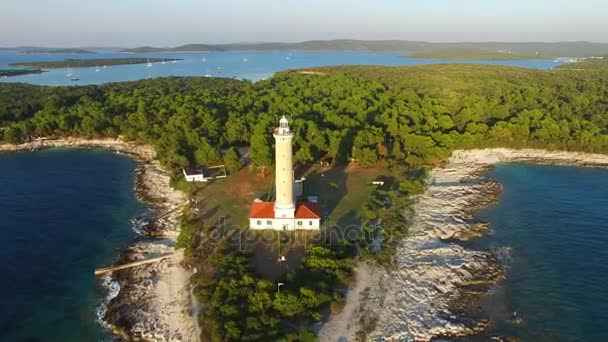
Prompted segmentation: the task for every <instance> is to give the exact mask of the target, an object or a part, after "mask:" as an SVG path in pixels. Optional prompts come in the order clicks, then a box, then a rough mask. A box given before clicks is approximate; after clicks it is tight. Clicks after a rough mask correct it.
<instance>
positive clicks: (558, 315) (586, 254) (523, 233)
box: [478, 164, 608, 341]
mask: <svg viewBox="0 0 608 342" xmlns="http://www.w3.org/2000/svg"><path fill="white" fill-rule="evenodd" d="M490 177H491V178H492V179H495V180H497V181H499V182H501V183H502V184H503V185H504V194H503V196H502V198H501V200H500V202H499V203H498V204H497V205H495V206H493V207H491V208H488V209H486V210H484V211H482V212H480V213H479V214H478V217H479V218H481V219H483V220H487V221H489V222H490V224H491V229H492V232H493V233H492V235H491V236H489V237H487V238H486V240H487V243H488V244H489V245H490V247H491V248H494V249H497V250H502V251H505V250H508V251H509V252H508V255H509V257H510V259H511V261H510V262H509V263H508V265H509V268H508V271H507V272H508V273H507V279H506V281H505V282H503V283H501V284H500V285H499V286H498V288H497V289H496V290H495V291H494V293H493V294H492V295H491V296H489V297H488V298H486V299H485V300H484V303H483V304H484V307H485V309H486V311H487V312H488V313H489V314H490V315H491V317H492V320H493V322H494V326H493V327H492V329H491V331H490V333H491V334H500V335H509V336H517V337H519V338H520V339H521V340H522V341H608V324H606V323H608V191H607V190H608V170H602V169H589V168H575V167H560V166H540V165H521V164H506V165H498V166H497V167H496V168H495V169H494V170H493V171H492V172H491V173H490ZM514 311H516V312H517V314H518V316H519V317H520V318H522V319H523V323H522V324H520V325H517V326H514V325H512V324H511V323H509V321H510V315H511V314H512V312H514Z"/></svg>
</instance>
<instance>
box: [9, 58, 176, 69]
mask: <svg viewBox="0 0 608 342" xmlns="http://www.w3.org/2000/svg"><path fill="white" fill-rule="evenodd" d="M172 61H181V59H175V58H143V57H140V58H93V59H71V58H70V59H64V60H63V61H48V62H45V61H42V62H19V63H12V64H10V65H12V66H26V67H30V68H86V67H95V66H103V65H105V66H109V65H128V64H145V63H148V62H149V63H158V62H172Z"/></svg>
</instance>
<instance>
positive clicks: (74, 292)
mask: <svg viewBox="0 0 608 342" xmlns="http://www.w3.org/2000/svg"><path fill="white" fill-rule="evenodd" d="M135 167H136V162H135V161H134V160H132V159H130V158H128V157H125V156H121V155H117V154H114V153H111V152H107V151H103V150H72V149H52V150H45V151H38V152H25V153H14V154H2V155H0V217H1V219H0V246H1V248H0V303H2V304H1V305H0V341H7V342H19V341H28V342H30V341H31V342H37V341H64V342H68V341H79V342H82V341H108V340H110V335H109V331H108V330H107V329H106V328H104V327H103V325H101V324H100V322H99V320H98V315H99V314H101V313H102V312H103V304H104V301H105V298H107V296H108V295H110V293H108V292H109V290H108V287H107V286H105V285H106V284H104V283H107V282H108V279H99V278H96V277H95V276H94V274H93V272H94V270H95V268H97V267H102V266H108V265H111V264H112V262H113V261H114V258H115V257H116V255H117V251H118V250H119V249H120V248H121V247H124V246H126V245H127V244H128V243H129V242H131V241H132V240H133V239H134V238H135V236H136V233H135V232H134V230H133V229H132V226H131V223H130V221H131V219H132V218H134V217H136V216H138V215H140V214H142V213H144V212H145V211H146V210H147V208H146V206H145V205H143V204H142V203H140V202H138V201H137V199H136V197H135V194H134V191H133V186H134V184H133V182H134V180H133V179H134V178H133V171H134V169H135ZM114 290H115V289H114Z"/></svg>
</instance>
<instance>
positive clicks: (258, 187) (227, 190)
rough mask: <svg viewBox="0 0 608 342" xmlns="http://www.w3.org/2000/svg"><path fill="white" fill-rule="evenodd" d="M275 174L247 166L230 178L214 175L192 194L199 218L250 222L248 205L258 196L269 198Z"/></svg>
mask: <svg viewBox="0 0 608 342" xmlns="http://www.w3.org/2000/svg"><path fill="white" fill-rule="evenodd" d="M273 181H274V177H273V176H272V175H268V176H266V177H263V176H262V175H260V174H259V173H258V172H256V171H255V170H251V171H250V169H249V168H248V167H246V168H243V169H242V170H240V171H238V172H237V173H235V174H232V175H230V176H228V177H227V178H221V179H215V180H213V181H212V182H209V183H208V184H206V185H204V186H203V187H202V188H201V189H200V190H199V191H197V192H196V194H195V195H194V196H193V201H195V204H194V205H193V207H194V211H195V212H196V214H197V215H196V216H197V219H199V220H200V221H201V223H202V224H204V225H212V224H215V223H216V222H218V220H219V219H220V218H224V219H225V220H226V222H227V223H228V224H231V225H237V226H238V227H241V228H246V227H248V226H249V208H250V207H251V202H253V200H254V199H256V198H261V199H263V200H267V199H269V198H270V196H271V194H272V186H273Z"/></svg>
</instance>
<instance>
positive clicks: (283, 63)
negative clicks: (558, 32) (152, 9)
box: [0, 51, 561, 86]
mask: <svg viewBox="0 0 608 342" xmlns="http://www.w3.org/2000/svg"><path fill="white" fill-rule="evenodd" d="M404 55H407V54H405V53H402V52H386V53H374V52H349V51H271V52H260V51H228V52H209V53H146V54H125V53H116V52H111V51H97V53H95V54H18V53H16V52H7V51H5V52H0V66H2V65H3V67H4V68H8V64H11V63H19V62H36V61H60V60H64V59H98V58H131V57H142V58H146V57H150V58H167V59H169V58H176V59H183V60H181V61H177V62H175V63H171V62H166V63H165V64H162V63H153V65H152V66H151V67H148V66H146V65H145V64H135V65H117V66H108V67H107V68H104V67H103V66H102V65H100V66H99V68H96V67H90V68H72V69H71V70H69V71H70V72H73V73H74V74H75V75H76V76H77V77H78V78H79V79H80V80H79V81H76V82H74V81H70V79H69V77H66V74H67V73H68V70H67V69H63V68H59V69H45V70H47V71H48V72H45V73H42V74H29V75H23V76H15V77H5V78H0V82H25V83H31V84H39V85H55V86H59V85H86V84H102V83H107V82H123V81H135V80H140V79H146V78H155V77H166V76H205V75H209V76H213V77H234V78H238V79H248V80H251V81H258V80H261V79H265V78H268V77H271V76H272V75H274V74H275V73H276V72H279V71H283V70H287V69H299V68H309V67H319V66H333V65H387V66H398V65H416V64H442V63H469V64H496V65H506V66H519V67H526V68H534V69H550V68H553V67H556V66H558V65H560V64H561V63H557V62H554V61H552V60H514V61H489V60H441V59H424V58H400V56H404ZM218 68H221V70H219V69H218ZM98 69H99V71H97V70H98Z"/></svg>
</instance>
